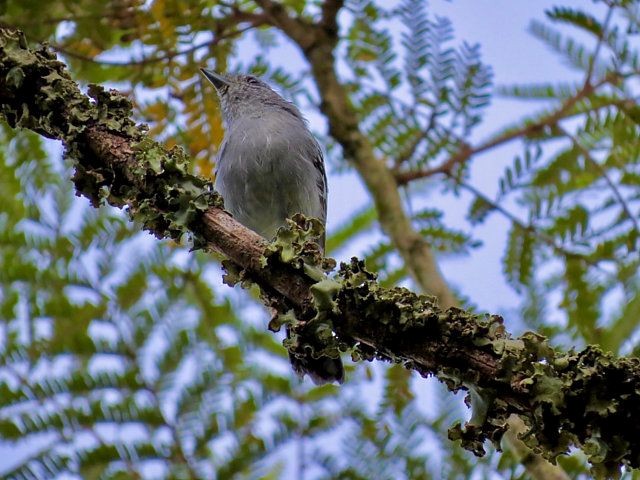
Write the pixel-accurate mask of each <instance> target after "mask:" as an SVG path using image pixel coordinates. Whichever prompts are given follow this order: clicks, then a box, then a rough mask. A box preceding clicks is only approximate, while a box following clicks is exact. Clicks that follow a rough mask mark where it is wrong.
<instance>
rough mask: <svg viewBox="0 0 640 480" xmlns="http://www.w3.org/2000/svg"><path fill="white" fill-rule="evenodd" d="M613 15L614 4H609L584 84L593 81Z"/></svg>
mask: <svg viewBox="0 0 640 480" xmlns="http://www.w3.org/2000/svg"><path fill="white" fill-rule="evenodd" d="M612 16H613V5H609V9H608V10H607V16H606V17H605V19H604V23H603V24H602V31H601V32H600V35H598V43H596V48H595V50H594V51H593V56H592V57H591V60H590V61H589V68H588V69H587V76H586V78H585V80H584V84H585V85H588V84H589V83H591V78H592V77H593V71H594V69H595V66H596V61H597V60H598V54H599V53H600V49H601V48H602V43H603V42H604V37H605V35H606V34H607V29H608V28H609V23H610V22H611V17H612Z"/></svg>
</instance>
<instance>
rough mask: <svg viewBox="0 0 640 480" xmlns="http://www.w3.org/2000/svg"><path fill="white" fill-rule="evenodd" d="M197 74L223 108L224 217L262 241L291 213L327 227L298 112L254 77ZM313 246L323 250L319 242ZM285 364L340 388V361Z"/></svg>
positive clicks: (321, 173)
mask: <svg viewBox="0 0 640 480" xmlns="http://www.w3.org/2000/svg"><path fill="white" fill-rule="evenodd" d="M201 71H202V73H203V75H204V76H205V77H206V78H207V79H208V80H209V81H210V82H211V83H212V84H213V86H214V87H215V88H216V91H217V93H218V97H219V98H220V105H221V109H222V120H223V123H224V128H225V136H224V140H223V141H222V145H221V146H220V149H219V151H218V156H217V160H216V179H215V189H216V191H218V192H219V193H220V194H221V195H222V198H223V199H224V205H225V208H226V210H228V211H229V212H230V213H231V214H232V215H233V216H234V218H235V219H236V220H238V221H239V222H240V223H242V224H243V225H244V226H245V227H248V228H250V229H251V230H253V231H255V232H256V233H259V234H260V235H262V236H263V237H265V238H266V239H268V240H270V239H272V238H273V237H275V235H276V231H277V230H278V228H279V227H281V226H283V225H285V223H286V219H287V218H291V217H292V216H293V215H294V214H296V213H302V214H304V215H305V216H306V217H315V218H317V219H319V220H320V221H321V222H322V223H323V224H325V222H326V217H327V176H326V173H325V169H324V159H323V156H322V150H321V148H320V146H319V145H318V142H317V141H316V139H315V137H314V136H313V134H312V133H311V132H310V131H309V128H308V127H307V123H306V121H305V119H304V117H303V116H302V114H301V113H300V110H298V108H297V107H296V106H295V105H294V104H293V103H291V102H288V101H287V100H285V99H284V98H282V97H281V96H280V95H278V94H277V93H276V92H275V91H273V90H272V89H271V87H269V85H267V84H266V83H265V82H263V81H262V80H260V79H259V78H256V77H254V76H251V75H220V74H218V73H216V72H213V71H211V70H207V69H205V68H202V69H201ZM318 243H319V245H320V247H321V248H322V249H323V250H324V235H323V237H322V238H319V239H318ZM291 362H292V365H293V368H294V370H295V371H296V372H297V373H298V374H300V375H304V374H305V373H307V374H309V376H310V377H311V379H312V380H313V382H314V383H316V384H323V383H329V382H333V381H338V382H342V381H343V377H344V373H343V368H342V362H341V361H340V359H339V358H338V359H333V358H329V357H320V358H318V359H314V358H311V356H308V358H306V357H305V358H302V359H301V358H299V357H298V356H296V357H293V356H291Z"/></svg>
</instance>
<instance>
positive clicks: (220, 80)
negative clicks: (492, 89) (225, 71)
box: [200, 68, 229, 90]
mask: <svg viewBox="0 0 640 480" xmlns="http://www.w3.org/2000/svg"><path fill="white" fill-rule="evenodd" d="M200 71H201V72H202V75H204V76H205V77H206V78H207V80H209V81H210V82H211V83H213V86H214V87H216V90H219V89H220V88H221V87H225V86H226V87H228V86H229V82H227V80H226V79H225V78H224V77H223V76H222V75H218V74H217V73H216V72H214V71H213V70H207V69H206V68H201V69H200Z"/></svg>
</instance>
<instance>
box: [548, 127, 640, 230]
mask: <svg viewBox="0 0 640 480" xmlns="http://www.w3.org/2000/svg"><path fill="white" fill-rule="evenodd" d="M560 131H561V132H562V134H563V135H564V136H566V137H567V138H568V139H569V140H571V143H572V144H573V146H574V148H575V149H577V150H579V151H580V153H581V154H582V157H583V158H584V159H585V160H586V161H587V162H589V164H590V165H592V166H593V167H594V168H595V169H596V170H597V171H598V173H599V174H600V175H602V178H603V179H604V181H605V183H606V184H607V186H608V187H609V188H610V189H611V192H612V193H613V196H614V197H616V200H617V201H618V203H619V204H620V207H622V211H623V212H624V214H625V216H626V217H627V218H628V219H629V220H631V223H632V224H633V228H634V229H635V230H636V231H637V232H640V226H639V225H638V221H637V220H636V217H635V216H634V215H633V213H631V209H630V208H629V205H628V203H627V202H626V200H625V199H624V197H623V196H622V193H621V192H620V189H618V187H617V186H616V184H615V182H614V181H613V180H612V179H611V177H610V176H609V174H608V172H607V170H606V169H605V168H604V167H603V166H602V165H600V163H598V161H597V160H596V159H595V158H593V156H592V155H591V153H590V152H589V150H588V149H587V148H585V147H584V146H583V145H582V144H581V143H580V140H579V139H578V138H577V137H576V136H575V135H572V134H571V133H570V132H568V131H567V130H565V129H564V128H560Z"/></svg>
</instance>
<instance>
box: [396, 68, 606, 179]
mask: <svg viewBox="0 0 640 480" xmlns="http://www.w3.org/2000/svg"><path fill="white" fill-rule="evenodd" d="M612 80H613V76H612V75H607V76H605V77H604V78H603V79H602V80H600V81H599V82H597V83H596V84H591V83H588V84H585V85H583V87H582V88H581V89H580V90H579V91H578V92H577V93H576V94H575V95H573V96H572V97H570V98H568V99H566V100H565V101H564V102H562V104H561V105H560V107H559V108H557V109H556V110H554V111H553V112H551V113H549V114H547V115H545V116H543V117H542V118H540V119H538V120H536V121H534V122H531V123H528V124H525V125H523V126H522V127H520V128H516V129H513V130H508V131H506V132H503V133H502V134H500V135H498V136H496V137H493V138H490V139H489V140H487V141H485V142H483V143H481V144H480V145H478V146H475V147H472V146H469V145H463V147H462V149H461V150H459V151H458V152H457V153H455V154H453V155H452V156H451V157H449V159H448V160H446V161H445V162H443V163H442V164H441V165H439V166H437V167H434V168H429V169H424V170H412V171H406V172H398V173H396V180H397V181H398V183H399V184H400V185H403V184H406V183H409V182H411V181H413V180H417V179H420V178H425V177H431V176H434V175H437V174H445V175H446V174H448V173H450V172H452V171H453V169H454V168H455V167H456V166H458V165H459V164H462V163H465V162H466V161H467V160H469V159H470V158H471V157H472V156H474V155H477V154H478V153H482V152H485V151H487V150H491V149H492V148H495V147H498V146H501V145H504V144H506V143H508V142H510V141H512V140H516V139H518V138H522V137H527V136H529V135H532V134H534V133H536V132H538V131H540V130H542V129H543V128H545V127H549V126H555V125H557V124H558V122H559V121H560V120H562V119H564V118H565V117H567V116H568V114H570V113H571V112H572V110H573V108H574V107H575V106H576V104H577V103H578V102H580V101H581V100H583V99H584V98H586V97H588V96H589V95H591V94H592V93H593V92H594V91H595V90H596V89H598V88H600V87H601V86H603V85H605V84H607V83H609V82H611V81H612Z"/></svg>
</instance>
